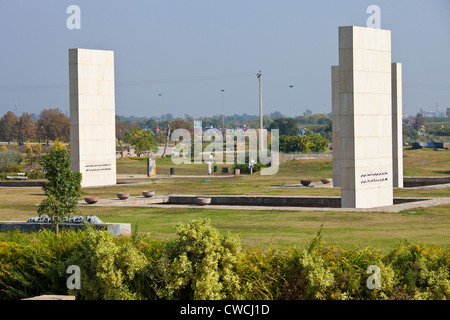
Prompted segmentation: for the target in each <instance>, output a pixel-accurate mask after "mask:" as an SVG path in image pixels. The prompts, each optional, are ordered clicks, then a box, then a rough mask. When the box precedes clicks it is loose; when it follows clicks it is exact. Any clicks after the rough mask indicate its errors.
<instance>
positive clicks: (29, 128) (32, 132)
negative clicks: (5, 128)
mask: <svg viewBox="0 0 450 320" xmlns="http://www.w3.org/2000/svg"><path fill="white" fill-rule="evenodd" d="M18 131H19V133H18V138H19V140H20V141H21V142H25V141H28V140H30V139H34V138H35V137H36V122H35V121H34V120H33V118H32V117H31V115H30V114H28V113H26V112H24V113H22V115H21V116H20V118H19V130H18Z"/></svg>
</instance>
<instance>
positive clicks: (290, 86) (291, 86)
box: [289, 84, 294, 118]
mask: <svg viewBox="0 0 450 320" xmlns="http://www.w3.org/2000/svg"><path fill="white" fill-rule="evenodd" d="M293 87H294V86H293V85H292V84H291V85H289V88H291V90H289V91H290V96H291V97H290V114H291V118H292V88H293Z"/></svg>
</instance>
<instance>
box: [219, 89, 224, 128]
mask: <svg viewBox="0 0 450 320" xmlns="http://www.w3.org/2000/svg"><path fill="white" fill-rule="evenodd" d="M220 91H221V92H222V134H225V113H224V111H223V95H224V92H225V90H223V89H222V90H220Z"/></svg>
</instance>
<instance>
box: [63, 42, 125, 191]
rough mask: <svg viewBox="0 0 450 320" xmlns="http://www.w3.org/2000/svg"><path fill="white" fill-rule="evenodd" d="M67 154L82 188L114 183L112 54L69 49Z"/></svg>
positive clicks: (100, 51) (114, 149) (110, 52)
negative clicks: (79, 176) (68, 153)
mask: <svg viewBox="0 0 450 320" xmlns="http://www.w3.org/2000/svg"><path fill="white" fill-rule="evenodd" d="M69 83H70V143H71V146H70V154H71V162H72V171H75V172H81V173H82V181H81V185H82V187H97V186H107V185H115V184H116V143H115V93H114V52H113V51H106V50H90V49H79V48H76V49H69Z"/></svg>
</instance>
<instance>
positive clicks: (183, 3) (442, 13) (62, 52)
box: [0, 0, 450, 117]
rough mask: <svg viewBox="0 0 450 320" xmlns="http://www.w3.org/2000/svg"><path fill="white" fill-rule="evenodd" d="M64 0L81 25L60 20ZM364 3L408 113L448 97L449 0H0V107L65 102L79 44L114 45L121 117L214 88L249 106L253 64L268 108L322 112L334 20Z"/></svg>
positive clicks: (204, 95) (209, 102)
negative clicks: (383, 40) (71, 56)
mask: <svg viewBox="0 0 450 320" xmlns="http://www.w3.org/2000/svg"><path fill="white" fill-rule="evenodd" d="M72 4H76V5H78V6H79V7H80V9H81V29H80V30H69V29H68V28H67V27H66V20H67V18H68V17H69V16H70V14H67V13H66V9H67V7H68V6H69V5H72ZM372 4H375V5H378V6H379V7H380V8H381V28H382V29H389V30H391V32H392V61H393V62H401V63H403V82H404V87H403V101H404V104H405V105H406V112H408V113H410V114H411V113H416V112H417V111H418V110H419V109H420V108H424V109H427V110H435V108H436V103H437V102H438V103H439V108H440V109H441V110H444V109H445V108H447V107H450V1H448V0H428V1H400V0H396V1H392V0H389V1H382V0H377V1H372V0H371V1H364V0H353V1H350V0H346V1H336V0H326V1H325V0H324V1H298V0H295V1H294V0H278V1H268V0H227V1H217V0H146V1H138V0H131V1H130V0H129V1H125V0H117V1H113V0H110V1H101V0H95V1H92V0H91V1H83V0H71V1H65V0H58V1H55V0H28V1H20V0H0V114H4V113H5V112H6V111H8V110H12V111H15V110H17V113H18V114H21V113H22V112H29V113H39V112H40V111H42V110H43V109H44V108H55V107H59V108H61V109H62V110H63V111H65V112H68V110H69V89H68V83H69V80H68V49H69V48H75V47H80V48H89V49H107V50H114V52H115V78H116V113H117V114H118V115H125V116H129V115H136V116H148V117H150V116H158V115H160V114H163V113H168V112H170V113H172V114H174V115H175V116H176V115H180V116H183V115H184V114H185V113H187V114H190V115H193V116H210V115H214V114H221V113H222V93H221V90H225V91H224V93H223V97H224V100H223V101H224V106H225V114H234V113H239V114H241V113H244V112H245V113H247V114H254V115H257V114H258V112H259V111H258V110H259V109H258V103H259V102H258V81H257V78H256V73H257V72H258V71H259V70H261V71H262V74H263V109H264V113H270V112H274V111H280V112H282V113H284V114H286V115H291V114H293V115H301V114H303V112H304V111H305V109H306V108H309V109H311V110H312V111H313V112H314V113H321V112H323V111H324V109H325V110H326V112H330V111H331V92H330V90H331V85H330V66H331V65H336V64H338V27H339V26H347V25H356V26H366V20H367V18H368V17H369V16H370V14H367V13H366V9H367V7H368V6H369V5H372ZM289 85H294V87H293V88H292V89H290V88H289ZM289 90H291V91H289ZM160 93H161V94H162V96H161V100H160V99H159V97H158V94H160ZM291 95H292V113H291ZM160 105H161V107H160Z"/></svg>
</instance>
